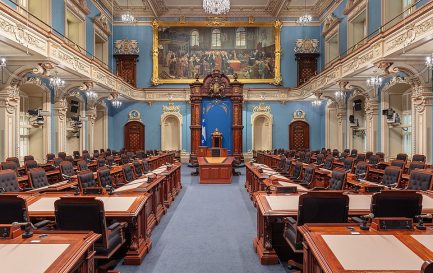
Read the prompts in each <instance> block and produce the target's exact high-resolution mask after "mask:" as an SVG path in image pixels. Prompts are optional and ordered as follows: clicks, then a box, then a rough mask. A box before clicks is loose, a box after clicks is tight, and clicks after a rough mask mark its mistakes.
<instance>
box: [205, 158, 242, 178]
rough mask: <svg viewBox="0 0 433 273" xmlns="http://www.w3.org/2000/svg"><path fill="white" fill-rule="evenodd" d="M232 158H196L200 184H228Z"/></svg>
mask: <svg viewBox="0 0 433 273" xmlns="http://www.w3.org/2000/svg"><path fill="white" fill-rule="evenodd" d="M233 160H234V157H198V166H199V175H200V184H230V183H231V182H232V175H233V172H232V163H233Z"/></svg>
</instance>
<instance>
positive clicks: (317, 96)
mask: <svg viewBox="0 0 433 273" xmlns="http://www.w3.org/2000/svg"><path fill="white" fill-rule="evenodd" d="M321 95H322V93H320V92H316V93H314V96H315V98H314V100H313V101H312V102H311V104H312V105H313V107H319V106H320V105H321V104H322V100H321V99H320V96H321Z"/></svg>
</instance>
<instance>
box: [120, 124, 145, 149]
mask: <svg viewBox="0 0 433 273" xmlns="http://www.w3.org/2000/svg"><path fill="white" fill-rule="evenodd" d="M124 132H125V135H124V146H125V149H126V150H127V151H133V152H135V151H138V150H144V124H143V123H141V122H139V121H130V122H128V123H127V124H125V129H124Z"/></svg>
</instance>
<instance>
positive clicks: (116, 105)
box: [111, 98, 122, 109]
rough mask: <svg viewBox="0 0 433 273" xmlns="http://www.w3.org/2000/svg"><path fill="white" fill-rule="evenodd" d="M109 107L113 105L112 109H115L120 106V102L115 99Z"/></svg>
mask: <svg viewBox="0 0 433 273" xmlns="http://www.w3.org/2000/svg"><path fill="white" fill-rule="evenodd" d="M111 105H113V107H114V108H116V109H117V108H120V106H122V102H121V101H120V100H119V99H118V98H115V99H113V100H112V101H111Z"/></svg>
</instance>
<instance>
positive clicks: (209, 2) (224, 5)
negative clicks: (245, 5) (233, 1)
mask: <svg viewBox="0 0 433 273" xmlns="http://www.w3.org/2000/svg"><path fill="white" fill-rule="evenodd" d="M203 9H204V11H205V12H206V13H210V14H215V15H220V14H226V13H227V12H229V11H230V0H203Z"/></svg>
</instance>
